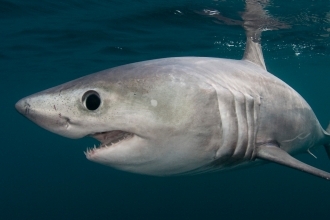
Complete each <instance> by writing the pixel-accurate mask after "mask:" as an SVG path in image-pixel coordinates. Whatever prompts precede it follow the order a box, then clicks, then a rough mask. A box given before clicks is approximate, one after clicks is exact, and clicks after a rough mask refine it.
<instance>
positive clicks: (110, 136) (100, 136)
mask: <svg viewBox="0 0 330 220" xmlns="http://www.w3.org/2000/svg"><path fill="white" fill-rule="evenodd" d="M90 136H91V137H93V138H95V139H96V140H98V141H100V142H101V144H100V145H99V146H98V147H97V146H96V145H94V147H93V148H88V149H87V150H86V152H84V153H85V155H86V156H91V155H93V154H94V153H95V152H96V151H99V150H102V149H106V148H110V147H114V146H116V145H118V144H119V143H121V142H123V141H124V140H127V139H130V138H132V137H133V136H134V134H132V133H129V132H125V131H119V130H115V131H107V132H100V133H94V134H92V135H90Z"/></svg>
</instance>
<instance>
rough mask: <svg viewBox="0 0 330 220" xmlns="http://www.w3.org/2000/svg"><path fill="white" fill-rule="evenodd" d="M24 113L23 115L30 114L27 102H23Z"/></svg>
mask: <svg viewBox="0 0 330 220" xmlns="http://www.w3.org/2000/svg"><path fill="white" fill-rule="evenodd" d="M24 109H25V110H24V113H25V115H28V114H29V112H30V104H29V103H27V102H25V103H24Z"/></svg>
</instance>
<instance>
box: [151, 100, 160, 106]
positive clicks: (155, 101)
mask: <svg viewBox="0 0 330 220" xmlns="http://www.w3.org/2000/svg"><path fill="white" fill-rule="evenodd" d="M150 102H151V105H152V106H153V107H156V106H157V105H158V102H157V100H154V99H152V100H151V101H150Z"/></svg>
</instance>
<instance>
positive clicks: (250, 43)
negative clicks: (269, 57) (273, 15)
mask: <svg viewBox="0 0 330 220" xmlns="http://www.w3.org/2000/svg"><path fill="white" fill-rule="evenodd" d="M266 4H267V1H260V2H257V1H254V0H246V5H245V11H244V13H243V14H242V18H243V27H244V29H245V34H246V47H245V52H244V56H243V60H248V61H251V62H253V63H255V64H257V65H259V66H260V67H262V68H263V69H266V65H265V61H264V56H263V54H262V49H261V45H260V37H261V32H262V30H263V29H264V26H265V25H266V24H267V21H268V20H269V16H268V15H267V14H266V12H265V10H264V7H265V5H266Z"/></svg>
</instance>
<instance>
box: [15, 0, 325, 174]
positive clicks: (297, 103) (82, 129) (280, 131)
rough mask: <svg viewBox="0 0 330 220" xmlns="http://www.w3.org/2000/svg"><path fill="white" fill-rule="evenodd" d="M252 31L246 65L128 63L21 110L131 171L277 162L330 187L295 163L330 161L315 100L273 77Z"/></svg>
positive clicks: (185, 60)
mask: <svg viewBox="0 0 330 220" xmlns="http://www.w3.org/2000/svg"><path fill="white" fill-rule="evenodd" d="M251 7H252V8H253V5H248V6H247V12H249V11H251ZM258 7H259V6H258ZM254 9H255V8H254ZM252 11H253V12H254V13H255V12H256V10H252ZM244 27H245V28H246V32H247V47H246V51H245V55H244V57H243V59H242V60H231V59H221V58H207V57H176V58H164V59H157V60H150V61H144V62H138V63H133V64H128V65H124V66H119V67H115V68H111V69H108V70H104V71H101V72H98V73H94V74H91V75H88V76H85V77H82V78H79V79H77V80H74V81H71V82H67V83H64V84H62V85H59V86H56V87H54V88H51V89H48V90H45V91H42V92H39V93H36V94H34V95H31V96H28V97H26V98H24V99H22V100H20V101H19V102H17V104H16V108H17V110H18V111H19V112H20V113H22V114H23V115H25V116H26V117H27V118H29V119H30V120H32V121H33V122H35V123H36V124H38V125H40V126H41V127H43V128H45V129H47V130H49V131H51V132H54V133H56V134H59V135H62V136H65V137H69V138H81V137H85V136H92V137H94V138H96V139H97V140H99V141H100V142H101V144H100V146H97V147H94V148H91V149H88V150H87V152H85V154H86V157H87V158H88V159H89V160H92V161H95V162H98V163H101V164H105V165H109V166H112V167H115V168H117V169H121V170H125V171H129V172H135V173H141V174H147V175H158V176H167V175H177V174H186V173H199V172H207V171H219V170H228V169H234V168H238V167H243V166H252V165H256V164H261V163H264V162H267V161H268V162H269V161H270V162H275V163H279V164H282V165H285V166H288V167H291V168H295V169H298V170H302V171H305V172H308V173H310V174H313V175H316V176H319V177H322V178H325V179H330V174H329V173H327V172H325V171H322V170H319V169H317V168H314V167H311V166H309V165H307V164H305V163H303V162H301V161H298V160H296V159H295V158H294V157H292V155H295V154H298V153H304V152H308V151H309V150H310V149H311V148H314V147H317V146H320V145H323V146H325V149H326V151H327V152H328V155H329V152H330V148H329V143H330V138H329V134H328V132H327V131H325V130H323V129H322V127H321V126H320V124H319V122H318V120H317V118H316V116H315V114H314V113H313V111H312V109H311V108H310V106H309V105H308V104H307V102H306V101H305V100H304V99H303V98H302V97H301V96H300V95H299V94H298V93H297V92H296V91H295V90H294V89H292V88H291V87H290V86H288V85H287V84H286V83H284V82H283V81H282V80H280V79H278V78H277V77H275V76H274V75H272V74H271V73H269V72H267V70H266V67H265V64H264V60H263V56H262V52H261V47H260V42H258V41H256V40H255V39H254V38H253V37H251V36H252V35H254V34H258V32H260V30H259V29H253V28H252V29H251V28H248V26H244Z"/></svg>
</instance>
